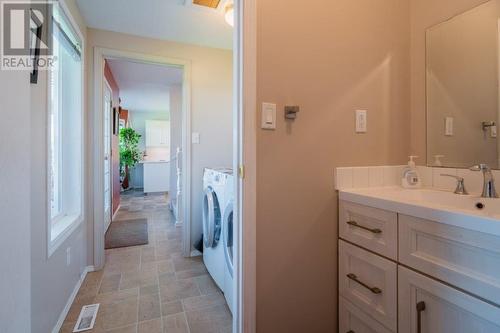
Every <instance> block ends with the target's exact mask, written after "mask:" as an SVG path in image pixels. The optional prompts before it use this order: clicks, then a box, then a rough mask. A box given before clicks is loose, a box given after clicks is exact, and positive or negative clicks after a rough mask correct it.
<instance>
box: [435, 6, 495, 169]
mask: <svg viewBox="0 0 500 333" xmlns="http://www.w3.org/2000/svg"><path fill="white" fill-rule="evenodd" d="M499 19H500V0H493V1H489V2H487V3H485V4H483V5H481V6H479V7H476V8H474V9H472V10H470V11H468V12H466V13H463V14H461V15H458V16H456V17H454V18H452V19H450V20H448V21H446V22H443V23H441V24H439V25H437V26H434V27H432V28H430V29H428V31H427V35H426V44H427V55H426V58H427V73H426V74H427V163H428V165H431V166H444V167H455V168H467V167H469V166H471V165H473V164H478V163H486V164H488V165H489V166H490V167H491V168H496V169H498V168H499V165H500V161H499V158H500V136H499V135H498V133H497V132H498V123H499V118H500V117H499V115H500V108H499V105H500V103H499V96H500V95H499V85H498V82H499V75H500V71H499V45H500V43H499V31H500V23H499V22H500V20H499Z"/></svg>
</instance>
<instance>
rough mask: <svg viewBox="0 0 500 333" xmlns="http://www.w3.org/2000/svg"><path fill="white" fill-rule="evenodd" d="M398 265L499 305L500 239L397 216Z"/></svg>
mask: <svg viewBox="0 0 500 333" xmlns="http://www.w3.org/2000/svg"><path fill="white" fill-rule="evenodd" d="M399 261H400V262H401V263H403V264H405V265H407V266H409V267H412V268H414V269H416V270H418V271H421V272H423V273H426V274H428V275H430V276H432V277H435V278H437V279H439V280H442V281H445V282H447V283H449V284H451V285H454V286H456V287H459V288H460V289H463V290H466V291H468V292H470V293H472V294H475V295H477V296H480V297H482V298H484V299H487V300H489V301H491V302H494V303H496V304H499V305H500V237H498V236H493V235H488V234H484V233H480V232H477V231H471V230H466V229H462V228H459V227H455V226H450V225H446V224H442V223H437V222H433V221H428V220H423V219H419V218H416V217H411V216H405V215H400V216H399Z"/></svg>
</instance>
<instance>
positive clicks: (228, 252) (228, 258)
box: [222, 197, 235, 313]
mask: <svg viewBox="0 0 500 333" xmlns="http://www.w3.org/2000/svg"><path fill="white" fill-rule="evenodd" d="M233 208H234V200H233V198H232V197H231V198H230V200H229V202H227V203H226V205H225V208H224V214H223V218H222V234H223V235H222V240H223V242H222V243H223V248H224V257H225V267H224V297H225V298H226V302H227V306H228V307H229V310H231V313H233V309H234V298H233V295H234V294H235V293H234V289H235V288H234V282H233V281H234V279H233V276H234V253H235V250H234V249H235V241H234V240H235V237H234V227H233V226H234V223H233V216H234V209H233Z"/></svg>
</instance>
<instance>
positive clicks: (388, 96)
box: [257, 0, 410, 333]
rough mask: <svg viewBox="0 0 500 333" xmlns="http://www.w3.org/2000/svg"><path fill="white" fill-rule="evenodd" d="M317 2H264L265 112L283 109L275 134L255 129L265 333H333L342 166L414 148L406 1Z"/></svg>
mask: <svg viewBox="0 0 500 333" xmlns="http://www.w3.org/2000/svg"><path fill="white" fill-rule="evenodd" d="M313 3H314V4H313V5H305V4H304V1H300V0H273V1H265V0H258V2H257V5H258V8H257V29H258V32H257V47H258V56H257V66H258V68H257V93H258V105H259V108H260V105H261V104H260V103H262V102H272V103H277V107H278V109H277V110H278V111H277V115H278V117H277V119H278V122H277V129H276V131H265V130H261V129H257V131H258V134H257V159H258V160H257V332H259V333H281V332H283V333H285V332H286V333H292V332H308V333H314V332H318V333H320V332H321V333H324V332H336V331H337V195H336V193H335V190H334V179H333V173H334V168H335V167H338V166H352V165H359V166H363V165H374V164H375V165H384V164H400V163H404V162H405V161H406V155H407V153H408V151H409V146H410V144H409V143H410V142H409V141H410V138H409V130H410V126H409V121H410V112H409V109H410V105H409V93H410V87H409V82H410V77H409V74H410V73H409V65H410V52H409V50H410V45H409V38H408V37H409V34H410V33H409V28H410V27H409V23H408V22H409V19H410V4H409V0H383V1H373V0H355V1H353V0H336V1H330V0H316V1H314V2H313ZM284 105H299V106H300V113H299V114H298V117H297V119H296V120H295V121H293V122H286V121H285V119H284V116H283V114H284V111H283V108H284ZM357 109H366V110H368V133H366V134H355V133H354V132H355V118H354V112H355V110H357ZM257 124H260V117H259V119H258V120H257Z"/></svg>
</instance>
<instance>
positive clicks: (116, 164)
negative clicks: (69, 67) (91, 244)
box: [104, 62, 121, 214]
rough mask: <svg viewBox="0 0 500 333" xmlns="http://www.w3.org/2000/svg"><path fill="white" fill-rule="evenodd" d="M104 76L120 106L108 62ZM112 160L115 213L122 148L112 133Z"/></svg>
mask: <svg viewBox="0 0 500 333" xmlns="http://www.w3.org/2000/svg"><path fill="white" fill-rule="evenodd" d="M104 77H105V78H106V81H107V82H108V84H109V86H110V87H111V91H112V94H113V108H115V107H119V105H120V88H119V87H118V84H117V83H116V80H115V78H114V76H113V73H112V72H111V68H109V65H108V63H107V62H105V63H104ZM111 119H113V115H111ZM111 160H112V162H113V164H112V169H113V170H112V173H111V174H112V177H113V186H112V187H113V200H112V208H113V213H112V214H114V213H115V212H116V211H117V210H118V207H119V206H120V190H121V184H120V148H119V138H118V135H111Z"/></svg>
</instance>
